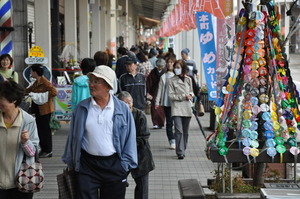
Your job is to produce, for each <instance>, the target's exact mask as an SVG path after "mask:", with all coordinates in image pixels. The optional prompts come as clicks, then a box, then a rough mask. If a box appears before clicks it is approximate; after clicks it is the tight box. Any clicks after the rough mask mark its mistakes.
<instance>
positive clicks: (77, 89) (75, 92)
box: [72, 75, 91, 110]
mask: <svg viewBox="0 0 300 199" xmlns="http://www.w3.org/2000/svg"><path fill="white" fill-rule="evenodd" d="M88 79H89V78H88V77H87V76H86V75H82V76H79V77H76V78H75V80H74V84H73V86H72V110H74V109H75V107H76V105H77V104H78V103H79V102H80V101H82V100H84V99H86V98H89V97H91V94H90V87H89V84H88V81H87V80H88Z"/></svg>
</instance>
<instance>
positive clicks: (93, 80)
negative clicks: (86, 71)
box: [87, 79, 103, 84]
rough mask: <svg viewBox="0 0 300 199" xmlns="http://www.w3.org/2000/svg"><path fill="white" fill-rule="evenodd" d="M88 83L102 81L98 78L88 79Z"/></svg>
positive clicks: (100, 82) (99, 82)
mask: <svg viewBox="0 0 300 199" xmlns="http://www.w3.org/2000/svg"><path fill="white" fill-rule="evenodd" d="M87 82H88V83H89V84H102V83H103V82H102V81H101V80H100V79H88V80H87Z"/></svg>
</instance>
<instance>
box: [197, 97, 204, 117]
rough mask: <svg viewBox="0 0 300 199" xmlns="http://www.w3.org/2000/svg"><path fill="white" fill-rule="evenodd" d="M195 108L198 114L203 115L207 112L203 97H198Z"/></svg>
mask: <svg viewBox="0 0 300 199" xmlns="http://www.w3.org/2000/svg"><path fill="white" fill-rule="evenodd" d="M195 109H196V111H197V115H198V116H200V117H202V116H204V114H205V109H204V105H203V104H202V102H201V99H200V98H199V97H197V100H196V103H195Z"/></svg>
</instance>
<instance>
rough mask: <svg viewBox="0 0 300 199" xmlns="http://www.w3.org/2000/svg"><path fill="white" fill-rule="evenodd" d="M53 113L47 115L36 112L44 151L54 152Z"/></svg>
mask: <svg viewBox="0 0 300 199" xmlns="http://www.w3.org/2000/svg"><path fill="white" fill-rule="evenodd" d="M50 118H51V113H49V114H47V115H40V114H39V113H37V114H35V121H36V125H37V129H38V135H39V138H40V146H41V148H42V152H46V153H50V152H52V134H51V128H50V125H49V123H50Z"/></svg>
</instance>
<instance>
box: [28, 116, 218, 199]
mask: <svg viewBox="0 0 300 199" xmlns="http://www.w3.org/2000/svg"><path fill="white" fill-rule="evenodd" d="M147 118H148V125H149V127H152V122H151V119H150V115H147ZM200 120H201V123H202V126H203V127H204V130H205V132H206V134H209V133H210V131H209V130H208V128H207V127H208V126H209V113H206V114H205V116H203V117H201V118H200ZM68 130H69V124H63V125H62V128H61V129H60V130H59V131H58V132H56V133H55V135H54V136H53V157H52V158H47V159H40V160H41V162H42V163H43V167H44V172H45V179H46V182H45V188H44V190H43V191H42V192H40V193H36V194H35V195H34V198H35V199H42V198H43V199H50V198H51V199H57V198H58V187H57V183H56V176H57V175H58V174H59V173H61V172H62V170H63V168H65V164H64V163H63V162H62V161H61V155H62V153H63V149H64V145H65V141H66V138H67V133H68ZM150 145H151V147H152V153H153V157H154V161H155V164H156V168H155V170H154V171H152V172H151V173H150V179H149V184H150V185H149V189H150V190H149V198H151V199H179V198H180V194H179V190H178V184H177V183H178V180H180V179H191V178H195V179H198V180H199V181H200V182H201V184H202V185H206V184H207V179H208V178H212V176H213V173H212V171H213V170H214V169H215V164H214V163H212V162H211V161H209V160H208V159H207V158H206V155H205V152H204V149H205V139H204V137H203V135H202V133H201V132H200V130H199V126H198V123H197V121H196V119H195V117H193V118H192V120H191V126H190V136H189V143H188V148H187V153H186V158H185V159H184V160H178V159H177V157H176V155H175V151H174V150H170V149H168V141H167V137H166V133H165V128H163V129H159V130H153V129H151V137H150ZM128 181H129V187H128V188H127V191H126V199H133V195H134V187H135V183H134V181H133V179H132V178H131V176H130V175H129V179H128Z"/></svg>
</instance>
